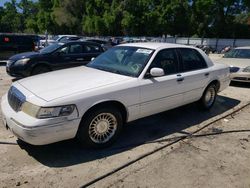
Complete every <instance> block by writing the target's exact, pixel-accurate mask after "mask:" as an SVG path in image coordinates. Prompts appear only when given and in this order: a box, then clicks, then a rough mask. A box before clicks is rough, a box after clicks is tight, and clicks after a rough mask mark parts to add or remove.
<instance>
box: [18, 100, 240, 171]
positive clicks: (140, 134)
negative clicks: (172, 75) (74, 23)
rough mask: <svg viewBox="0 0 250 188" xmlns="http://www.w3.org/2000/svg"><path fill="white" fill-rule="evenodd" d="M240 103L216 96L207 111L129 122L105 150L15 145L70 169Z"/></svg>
mask: <svg viewBox="0 0 250 188" xmlns="http://www.w3.org/2000/svg"><path fill="white" fill-rule="evenodd" d="M239 103H240V101H238V100H235V99H232V98H228V97H223V96H218V98H217V101H216V103H215V106H214V107H213V108H212V109H211V110H210V111H202V110H200V109H199V108H197V105H196V104H195V103H193V104H189V105H186V106H183V107H180V108H177V109H173V110H170V111H166V112H163V113H160V114H156V115H153V116H150V117H147V118H143V119H140V120H137V121H134V122H131V123H129V124H128V125H127V126H125V128H124V130H123V132H122V134H121V135H120V138H119V139H118V140H117V141H116V143H115V144H114V145H112V146H110V147H109V148H106V149H96V150H95V149H92V150H91V149H84V148H82V147H80V145H79V144H78V142H77V141H76V140H75V139H72V140H67V141H62V142H58V143H54V144H50V145H45V146H32V145H29V144H26V143H24V142H22V141H18V144H19V146H20V147H21V148H22V149H24V150H25V151H26V152H27V153H28V154H29V155H30V156H32V157H34V158H35V159H36V160H37V161H39V162H40V163H42V164H43V165H46V166H49V167H55V168H57V167H66V166H72V165H76V164H80V163H86V162H89V161H93V160H96V159H101V158H105V157H108V156H112V155H115V154H117V153H122V152H125V151H128V150H130V149H132V148H134V147H137V146H139V145H142V144H143V143H145V142H149V141H153V140H156V139H160V138H163V137H165V136H168V135H171V134H173V133H178V132H180V133H183V130H185V129H186V128H189V127H192V126H195V125H197V124H199V123H201V122H203V121H206V120H208V119H210V118H212V117H215V116H217V115H219V114H222V113H224V112H225V111H228V110H230V109H232V108H234V107H235V106H237V105H238V104H239Z"/></svg>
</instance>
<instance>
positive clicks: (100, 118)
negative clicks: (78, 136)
mask: <svg viewBox="0 0 250 188" xmlns="http://www.w3.org/2000/svg"><path fill="white" fill-rule="evenodd" d="M116 130H117V121H116V118H115V116H114V115H113V114H111V113H101V114H98V115H97V116H96V117H94V118H93V120H92V121H91V123H90V125H89V137H90V139H91V140H92V141H93V142H94V143H97V144H103V143H106V142H108V141H109V140H110V139H111V138H112V137H113V136H114V134H115V132H116Z"/></svg>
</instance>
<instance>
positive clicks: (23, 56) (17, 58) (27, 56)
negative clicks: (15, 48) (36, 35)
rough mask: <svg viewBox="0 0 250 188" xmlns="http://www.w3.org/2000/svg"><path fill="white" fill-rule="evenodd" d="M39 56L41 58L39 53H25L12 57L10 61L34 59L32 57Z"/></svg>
mask: <svg viewBox="0 0 250 188" xmlns="http://www.w3.org/2000/svg"><path fill="white" fill-rule="evenodd" d="M37 56H40V53H39V52H25V53H20V54H16V55H14V56H12V57H10V58H9V60H12V61H17V60H19V59H24V58H32V57H37Z"/></svg>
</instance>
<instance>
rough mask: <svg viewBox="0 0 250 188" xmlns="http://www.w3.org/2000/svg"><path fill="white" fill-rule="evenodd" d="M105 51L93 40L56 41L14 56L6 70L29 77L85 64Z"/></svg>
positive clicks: (13, 74)
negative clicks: (37, 49) (40, 48)
mask: <svg viewBox="0 0 250 188" xmlns="http://www.w3.org/2000/svg"><path fill="white" fill-rule="evenodd" d="M102 52H103V49H102V47H101V45H100V44H97V43H93V42H80V41H75V42H68V43H55V44H52V45H50V46H48V47H46V48H44V49H42V50H40V51H38V52H27V53H21V54H17V55H14V56H12V57H11V58H10V59H9V60H8V61H7V64H6V71H7V73H8V74H9V75H10V76H13V77H27V76H31V75H36V74H41V73H44V72H49V71H52V70H58V69H63V68H69V67H75V66H80V65H85V64H87V63H88V62H89V61H91V59H92V58H93V57H97V56H98V55H100V54H101V53H102Z"/></svg>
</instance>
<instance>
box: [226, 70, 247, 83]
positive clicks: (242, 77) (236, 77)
mask: <svg viewBox="0 0 250 188" xmlns="http://www.w3.org/2000/svg"><path fill="white" fill-rule="evenodd" d="M230 77H231V80H232V81H236V82H250V72H242V71H239V72H236V73H231V76H230Z"/></svg>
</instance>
